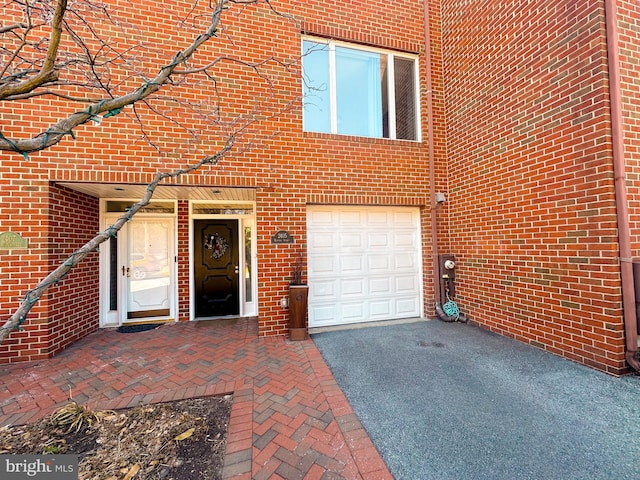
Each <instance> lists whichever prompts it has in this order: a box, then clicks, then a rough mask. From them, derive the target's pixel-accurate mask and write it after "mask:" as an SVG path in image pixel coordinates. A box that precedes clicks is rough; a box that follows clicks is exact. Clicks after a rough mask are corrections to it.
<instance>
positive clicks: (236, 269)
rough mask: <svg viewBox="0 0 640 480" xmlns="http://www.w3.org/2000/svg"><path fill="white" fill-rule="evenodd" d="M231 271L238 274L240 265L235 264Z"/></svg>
mask: <svg viewBox="0 0 640 480" xmlns="http://www.w3.org/2000/svg"><path fill="white" fill-rule="evenodd" d="M233 273H235V274H236V275H238V274H239V273H240V267H239V266H238V265H236V266H235V267H234V268H233Z"/></svg>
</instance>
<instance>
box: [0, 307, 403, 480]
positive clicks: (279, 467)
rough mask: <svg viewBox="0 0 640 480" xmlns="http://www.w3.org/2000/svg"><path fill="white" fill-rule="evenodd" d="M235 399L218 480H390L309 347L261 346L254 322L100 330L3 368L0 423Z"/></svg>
mask: <svg viewBox="0 0 640 480" xmlns="http://www.w3.org/2000/svg"><path fill="white" fill-rule="evenodd" d="M223 393H233V396H234V397H233V398H234V400H233V407H232V410H231V419H230V424H229V436H228V439H227V452H226V459H225V467H224V472H223V476H224V478H225V479H256V480H261V479H279V478H282V479H286V480H294V479H303V478H304V479H334V478H348V479H356V478H361V479H376V480H383V479H390V478H393V477H392V476H391V474H390V473H389V471H388V470H387V467H386V466H385V464H384V462H383V461H382V459H381V458H380V455H379V454H378V451H377V450H376V448H375V447H374V445H373V444H372V442H371V440H370V439H369V437H368V435H367V433H366V431H365V430H364V429H363V427H362V425H361V424H360V422H359V420H358V418H357V417H356V416H355V414H354V413H353V410H352V408H351V406H350V405H349V403H348V402H347V400H346V398H345V396H344V394H343V393H342V391H341V390H340V388H339V387H338V385H337V384H336V382H335V379H334V378H333V375H332V374H331V372H330V370H329V368H328V367H327V365H326V364H325V362H324V360H323V359H322V356H321V355H320V352H319V351H318V350H317V348H316V347H315V345H314V344H313V342H312V341H311V340H306V341H303V342H289V341H286V340H285V339H284V338H283V337H275V338H266V339H264V338H258V336H257V327H256V323H255V321H251V320H246V319H240V320H223V321H208V322H189V323H179V324H171V325H165V326H163V327H162V328H159V329H156V330H152V331H148V332H141V333H135V334H121V333H117V332H115V331H112V330H100V331H98V332H96V333H94V334H92V335H90V336H89V337H87V338H85V339H83V340H81V341H80V342H78V343H76V344H75V345H73V346H72V347H70V348H69V349H67V350H66V351H65V352H63V353H61V354H59V355H57V356H56V357H54V358H52V359H50V360H46V361H41V362H37V363H29V364H15V365H0V425H7V424H19V423H28V422H33V421H35V420H37V419H40V418H42V417H43V416H46V415H48V414H50V413H51V412H52V411H53V410H54V409H55V408H56V407H57V406H60V405H64V404H65V403H67V402H68V398H69V394H71V396H72V397H73V399H74V400H76V401H77V402H79V403H81V404H85V405H88V406H90V407H91V408H94V409H116V408H124V407H132V406H136V405H140V404H144V403H156V402H163V401H170V400H177V399H183V398H189V397H198V396H204V395H219V394H223Z"/></svg>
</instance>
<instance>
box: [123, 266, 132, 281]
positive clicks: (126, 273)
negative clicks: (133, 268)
mask: <svg viewBox="0 0 640 480" xmlns="http://www.w3.org/2000/svg"><path fill="white" fill-rule="evenodd" d="M125 275H126V276H127V278H129V277H130V276H131V272H130V269H129V267H127V268H125V267H124V265H123V266H122V276H123V277H124V276H125Z"/></svg>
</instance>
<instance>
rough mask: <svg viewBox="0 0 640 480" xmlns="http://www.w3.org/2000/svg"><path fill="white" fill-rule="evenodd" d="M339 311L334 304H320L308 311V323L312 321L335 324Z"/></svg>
mask: <svg viewBox="0 0 640 480" xmlns="http://www.w3.org/2000/svg"><path fill="white" fill-rule="evenodd" d="M339 316H340V315H339V312H338V309H337V308H336V307H335V306H334V305H321V306H318V307H316V308H314V309H313V312H312V311H309V324H311V322H312V321H313V322H314V323H316V324H317V325H335V319H336V318H338V317H339Z"/></svg>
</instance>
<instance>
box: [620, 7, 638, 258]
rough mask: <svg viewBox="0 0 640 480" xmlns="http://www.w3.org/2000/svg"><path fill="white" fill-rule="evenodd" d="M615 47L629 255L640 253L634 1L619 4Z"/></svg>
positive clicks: (636, 21)
mask: <svg viewBox="0 0 640 480" xmlns="http://www.w3.org/2000/svg"><path fill="white" fill-rule="evenodd" d="M616 5H617V10H618V17H619V20H618V31H619V36H618V43H619V46H620V80H621V83H622V92H621V97H622V109H623V128H624V149H625V160H626V164H627V167H628V168H627V188H628V193H629V211H630V223H631V235H632V237H631V245H632V249H633V251H632V253H633V255H634V256H638V255H639V253H640V114H639V112H640V95H639V94H638V92H639V90H640V88H639V85H638V79H639V78H640V35H639V34H638V25H640V4H639V3H638V2H637V1H634V0H619V1H618V2H617V4H616Z"/></svg>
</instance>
